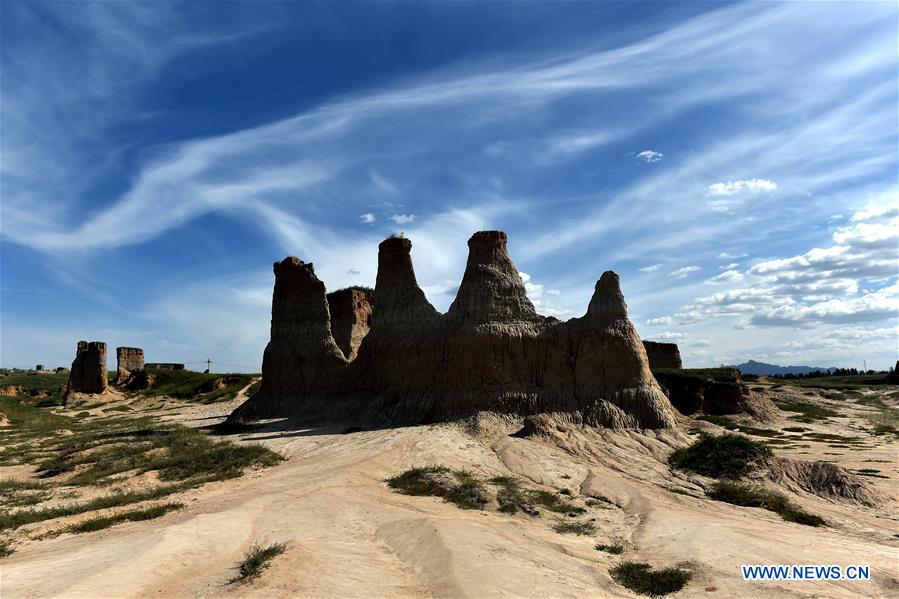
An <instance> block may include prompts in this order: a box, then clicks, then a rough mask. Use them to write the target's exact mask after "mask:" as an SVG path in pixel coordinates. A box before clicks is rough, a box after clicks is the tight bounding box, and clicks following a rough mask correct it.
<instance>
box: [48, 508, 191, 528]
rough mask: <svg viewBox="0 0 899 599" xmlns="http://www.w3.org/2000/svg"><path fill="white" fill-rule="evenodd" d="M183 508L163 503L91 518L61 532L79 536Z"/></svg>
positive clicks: (153, 517) (150, 518) (160, 515)
mask: <svg viewBox="0 0 899 599" xmlns="http://www.w3.org/2000/svg"><path fill="white" fill-rule="evenodd" d="M183 507H184V504H183V503H163V504H161V505H154V506H153V507H148V508H144V509H141V510H131V511H129V512H122V513H120V514H114V515H112V516H103V517H100V518H91V519H89V520H84V521H83V522H79V523H78V524H72V525H69V526H67V527H65V528H64V529H63V530H62V532H69V533H72V534H81V533H85V532H95V531H98V530H103V529H104V528H109V527H110V526H115V525H116V524H122V523H123V522H141V521H143V520H154V519H156V518H160V517H162V516H165V515H166V514H168V513H169V512H172V511H175V510H180V509H181V508H183Z"/></svg>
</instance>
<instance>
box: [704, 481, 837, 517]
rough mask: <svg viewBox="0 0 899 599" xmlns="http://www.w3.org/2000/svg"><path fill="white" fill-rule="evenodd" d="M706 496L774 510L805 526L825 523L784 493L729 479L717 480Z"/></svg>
mask: <svg viewBox="0 0 899 599" xmlns="http://www.w3.org/2000/svg"><path fill="white" fill-rule="evenodd" d="M708 496H709V497H711V498H712V499H714V500H716V501H723V502H725V503H730V504H733V505H738V506H741V507H760V508H762V509H766V510H768V511H770V512H776V513H777V514H780V517H781V518H783V519H784V520H786V521H787V522H796V523H797V524H805V525H806V526H824V525H825V524H826V523H825V522H824V519H823V518H821V517H819V516H816V515H814V514H811V513H809V512H806V511H805V510H803V509H801V508H799V507H798V506H796V505H795V504H793V503H792V502H791V501H790V500H789V499H788V498H787V496H786V495H784V494H782V493H778V492H776V491H771V490H769V489H764V488H761V487H754V486H752V485H745V484H742V483H735V482H731V481H718V482H717V483H716V484H715V486H714V487H713V488H712V490H711V491H709V492H708Z"/></svg>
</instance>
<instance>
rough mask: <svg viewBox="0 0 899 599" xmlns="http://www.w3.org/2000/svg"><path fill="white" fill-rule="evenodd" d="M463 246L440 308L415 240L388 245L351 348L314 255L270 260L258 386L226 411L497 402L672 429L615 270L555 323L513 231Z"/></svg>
mask: <svg viewBox="0 0 899 599" xmlns="http://www.w3.org/2000/svg"><path fill="white" fill-rule="evenodd" d="M468 247H469V257H468V263H467V265H466V269H465V273H464V275H463V277H462V283H461V285H460V287H459V291H458V294H457V296H456V298H455V301H453V303H452V305H451V307H450V309H449V311H448V312H447V314H445V315H444V314H440V313H439V312H437V310H435V309H434V307H433V306H431V304H430V303H428V301H427V299H426V298H425V295H424V293H423V292H422V290H421V289H420V288H419V286H418V283H417V281H416V278H415V272H414V269H413V267H412V259H411V249H412V242H411V241H410V240H409V239H405V238H390V239H387V240H385V241H384V242H382V243H381V244H380V246H379V253H378V276H377V282H376V286H375V292H374V304H373V306H372V309H371V326H370V330H369V331H368V334H367V335H366V336H365V338H364V340H363V341H362V343H361V345H360V346H358V347H357V348H356V356H355V359H347V356H346V355H345V353H344V352H342V351H341V349H340V347H338V343H337V342H335V336H334V334H333V333H332V330H333V328H334V325H333V322H334V321H333V320H332V318H331V314H330V312H329V307H328V304H329V302H328V301H327V299H326V295H325V286H324V284H323V283H322V282H321V281H320V280H319V279H318V278H317V277H316V276H315V272H314V270H313V268H312V265H311V264H306V263H304V262H303V261H301V260H299V259H297V258H287V259H285V260H283V261H282V262H276V263H275V265H274V270H275V291H274V296H273V299H272V328H271V341H270V342H269V344H268V346H267V347H266V350H265V355H264V357H263V365H262V373H263V378H262V387H261V389H260V392H259V393H258V394H257V395H256V396H254V397H253V398H251V399H250V400H248V401H247V402H246V403H245V404H243V405H242V406H240V407H239V408H238V409H237V410H235V412H234V413H233V414H232V415H231V417H230V421H231V422H239V421H242V420H250V419H257V418H268V417H287V416H296V417H301V418H304V419H319V418H329V419H342V420H355V421H359V422H361V423H367V424H371V423H378V422H428V421H439V420H449V419H455V418H462V417H467V416H470V415H472V414H475V413H478V412H498V413H506V414H515V415H519V416H526V415H531V414H541V413H566V414H568V415H570V416H573V417H574V418H576V419H578V420H579V421H582V422H585V423H587V424H592V425H602V426H611V427H619V428H626V427H628V428H629V427H639V428H668V427H673V426H674V424H675V420H674V415H673V413H674V412H673V410H672V408H671V405H670V403H669V402H668V400H667V398H666V397H665V395H664V393H663V392H662V390H661V389H660V388H659V386H658V384H657V383H656V381H655V379H654V378H653V376H652V373H651V372H650V370H649V363H648V360H647V357H646V351H645V349H644V348H643V344H642V343H641V342H640V339H639V337H638V336H637V333H636V331H635V330H634V327H633V326H632V324H631V323H630V321H629V320H628V318H627V306H626V304H625V302H624V298H623V296H622V294H621V289H620V286H619V281H618V275H616V274H615V273H613V272H607V273H605V274H603V276H602V277H601V278H600V280H599V281H598V282H597V284H596V289H595V293H594V295H593V299H592V300H591V301H590V304H589V307H588V309H587V313H586V314H585V315H584V316H582V317H580V318H574V319H571V320H569V321H568V322H560V321H559V320H557V319H555V318H547V317H544V316H541V315H539V314H537V312H536V311H535V310H534V306H533V304H532V303H531V302H530V300H529V299H528V297H527V294H526V292H525V288H524V283H523V282H522V280H521V277H520V276H519V274H518V271H517V269H516V268H515V265H514V264H513V263H512V260H511V258H510V257H509V254H508V252H507V249H506V234H505V233H503V232H501V231H481V232H478V233H475V234H474V235H473V236H472V237H471V239H470V240H469V242H468ZM350 354H351V355H352V351H351V352H350ZM350 357H351V356H350Z"/></svg>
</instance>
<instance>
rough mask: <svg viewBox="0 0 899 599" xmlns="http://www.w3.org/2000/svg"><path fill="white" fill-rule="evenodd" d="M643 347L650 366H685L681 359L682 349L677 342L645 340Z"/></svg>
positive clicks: (653, 367)
mask: <svg viewBox="0 0 899 599" xmlns="http://www.w3.org/2000/svg"><path fill="white" fill-rule="evenodd" d="M643 348H644V349H645V350H646V357H647V358H649V367H650V368H652V369H655V368H683V367H684V365H683V363H682V362H681V359H680V350H679V349H678V348H677V343H659V342H658V341H644V342H643Z"/></svg>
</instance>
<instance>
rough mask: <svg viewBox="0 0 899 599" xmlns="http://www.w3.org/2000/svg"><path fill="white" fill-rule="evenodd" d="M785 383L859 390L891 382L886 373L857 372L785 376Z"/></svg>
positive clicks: (796, 385)
mask: <svg viewBox="0 0 899 599" xmlns="http://www.w3.org/2000/svg"><path fill="white" fill-rule="evenodd" d="M779 380H783V381H784V384H787V385H793V386H794V387H805V388H810V389H836V390H858V389H863V388H865V387H875V386H879V385H888V384H890V383H889V381H888V380H887V375H886V374H885V373H881V374H856V375H849V376H821V377H811V378H801V379H800V378H789V379H788V378H784V379H779Z"/></svg>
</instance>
